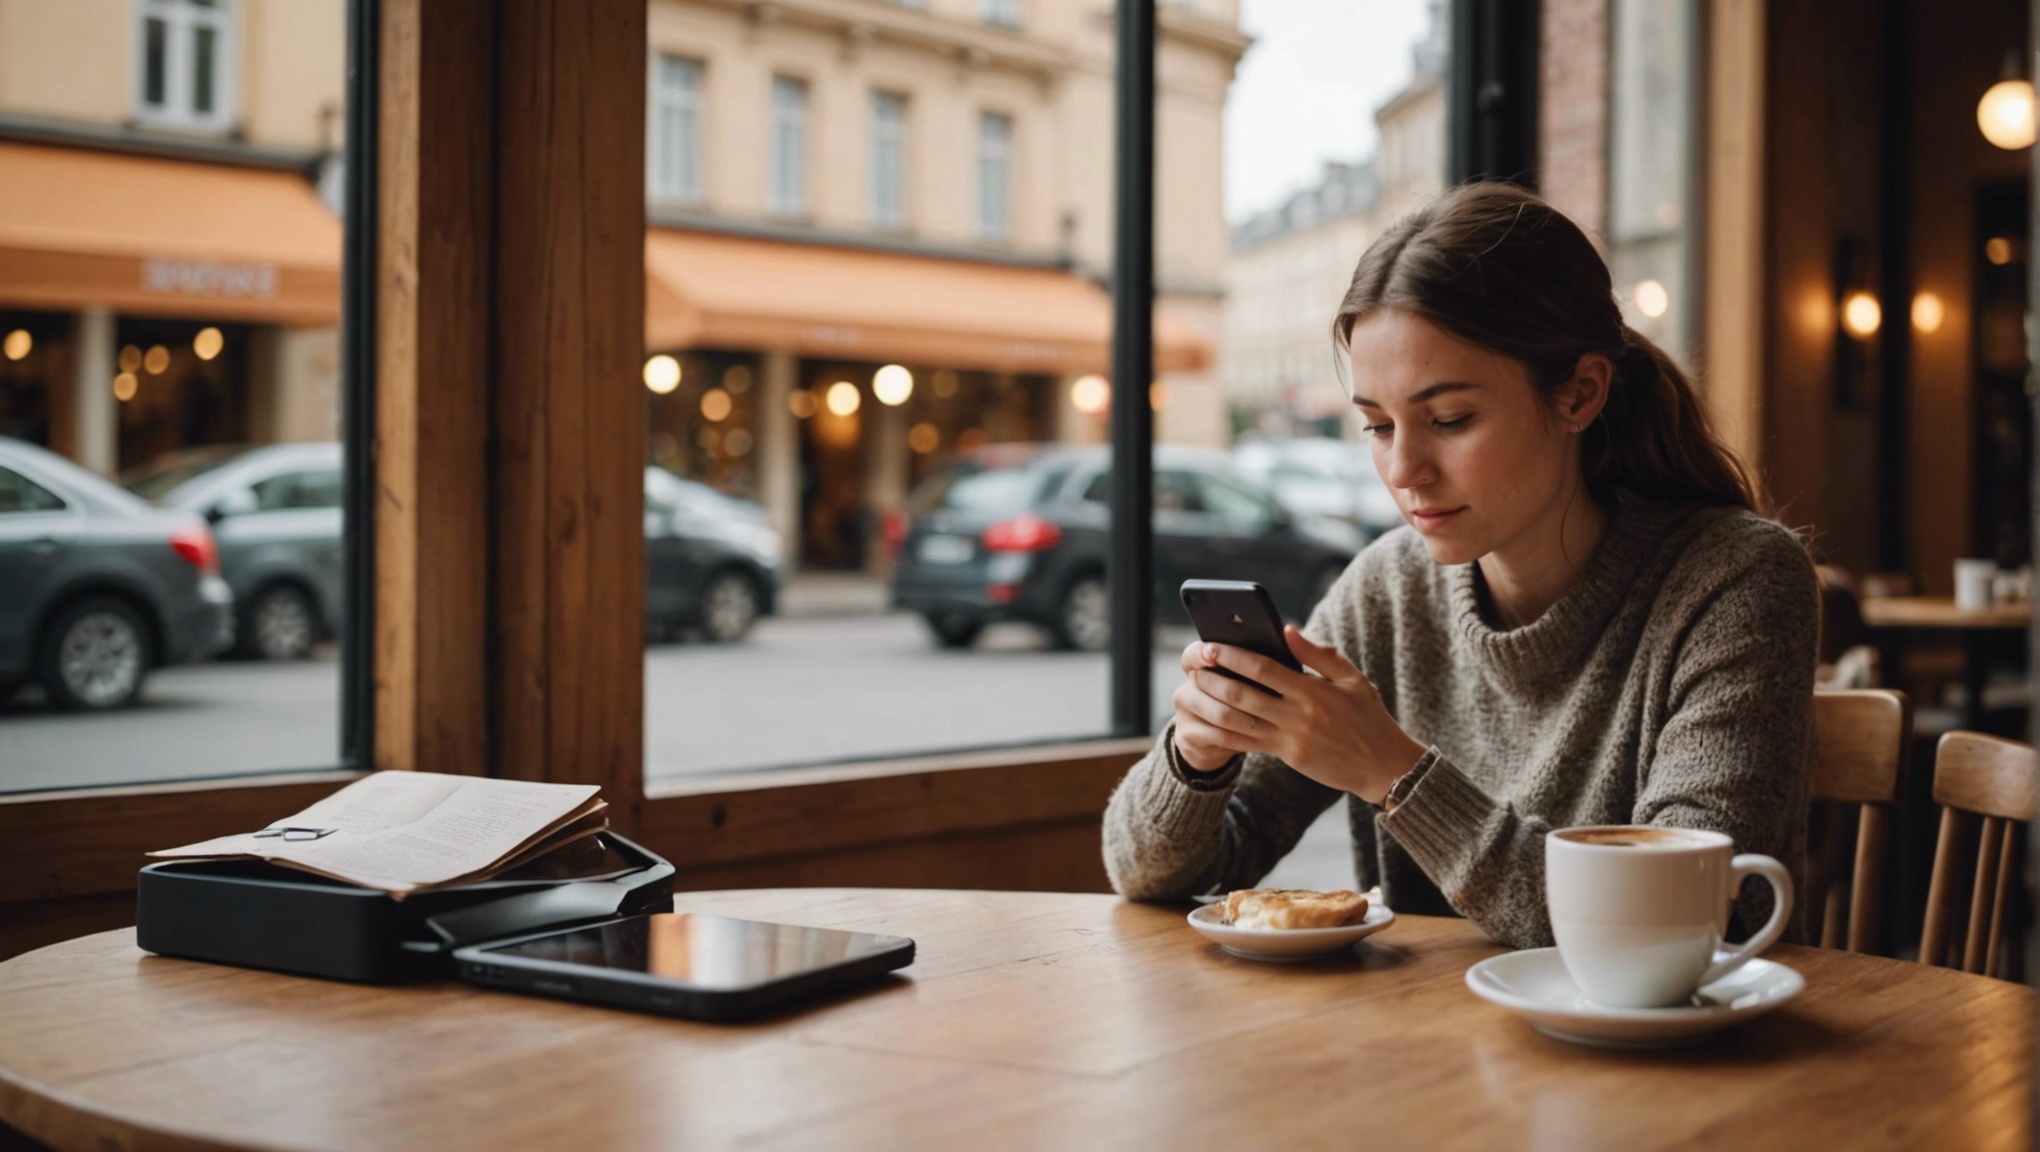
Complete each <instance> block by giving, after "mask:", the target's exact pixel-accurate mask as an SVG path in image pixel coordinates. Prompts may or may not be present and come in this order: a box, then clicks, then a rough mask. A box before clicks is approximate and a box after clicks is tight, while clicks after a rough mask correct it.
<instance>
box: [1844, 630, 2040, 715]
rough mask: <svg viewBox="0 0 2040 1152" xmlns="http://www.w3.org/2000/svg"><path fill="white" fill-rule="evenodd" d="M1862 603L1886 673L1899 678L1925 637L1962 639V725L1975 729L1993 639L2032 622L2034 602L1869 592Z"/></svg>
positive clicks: (1917, 702) (1981, 707)
mask: <svg viewBox="0 0 2040 1152" xmlns="http://www.w3.org/2000/svg"><path fill="white" fill-rule="evenodd" d="M1862 608H1863V623H1864V624H1865V625H1866V626H1868V627H1869V628H1870V629H1871V630H1872V631H1874V632H1876V633H1877V634H1878V637H1877V638H1878V645H1877V646H1878V648H1879V650H1880V651H1879V659H1880V660H1881V661H1882V663H1883V664H1884V670H1885V675H1886V676H1888V677H1892V678H1893V682H1894V683H1896V682H1897V680H1896V678H1897V677H1899V676H1900V675H1901V673H1902V670H1903V669H1902V665H1901V661H1902V660H1903V659H1904V656H1905V649H1906V648H1907V647H1908V646H1909V645H1910V644H1912V643H1913V642H1915V641H1916V640H1917V639H1919V638H1920V637H1921V636H1923V635H1924V636H1927V637H1929V638H1931V637H1932V635H1933V634H1936V633H1940V634H1944V635H1946V636H1949V637H1952V638H1954V639H1956V640H1958V641H1960V643H1961V644H1962V690H1963V702H1962V715H1961V718H1960V719H1959V720H1958V721H1957V724H1958V726H1960V727H1962V728H1965V729H1969V730H1972V731H1974V730H1978V729H1981V728H1982V726H1983V723H1984V708H1983V689H1984V685H1985V684H1986V683H1988V682H1989V679H1990V660H1991V651H1990V646H1991V643H1992V641H1993V640H1994V639H1995V638H1996V637H1997V636H1998V635H1999V634H2002V633H2006V632H2023V631H2025V630H2026V629H2028V628H2030V627H2032V625H2033V604H2032V602H2031V601H2019V602H2017V603H2012V604H1993V605H1991V606H1990V607H1988V608H1957V607H1956V606H1955V601H1954V599H1953V598H1952V597H1948V596H1869V597H1865V598H1864V600H1863V602H1862ZM1914 703H1915V704H1916V705H1919V704H1925V703H1929V702H1928V701H1915V702H1914ZM2018 735H2021V736H2023V735H2024V733H2019V734H2018Z"/></svg>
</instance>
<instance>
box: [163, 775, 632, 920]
mask: <svg viewBox="0 0 2040 1152" xmlns="http://www.w3.org/2000/svg"><path fill="white" fill-rule="evenodd" d="M597 791H598V789H597V787H596V786H595V785H593V784H535V783H532V782H529V781H525V780H492V779H489V778H486V777H479V776H447V775H442V774H440V773H436V772H372V773H370V774H369V775H367V776H365V777H363V778H362V779H360V780H357V781H355V782H354V783H352V784H349V785H348V786H347V787H345V788H342V789H341V790H340V791H338V792H335V793H333V794H332V795H331V796H328V797H326V798H325V799H324V800H321V801H319V802H318V803H316V804H314V805H312V806H311V807H309V808H307V809H305V810H304V811H302V812H299V813H298V814H297V815H295V816H291V817H289V818H287V819H283V820H278V821H276V822H274V823H272V824H270V825H269V827H267V828H265V829H262V830H260V831H256V832H243V833H240V834H238V835H234V836H221V837H219V838H217V839H213V840H204V841H201V842H199V843H197V844H187V845H185V846H184V847H182V848H166V849H163V850H162V851H158V852H151V853H149V855H150V856H155V857H164V858H169V859H177V860H188V859H217V858H222V857H226V858H235V857H240V858H254V859H259V860H267V861H269V862H271V863H274V864H283V865H287V866H289V867H292V868H300V869H303V870H304V871H306V872H314V873H317V874H318V875H321V876H328V877H331V878H332V879H335V880H344V881H347V882H348V883H350V884H360V885H362V886H363V887H367V888H380V889H382V890H383V891H385V892H388V893H389V894H390V895H391V896H394V897H396V898H397V899H402V898H404V897H405V896H408V895H411V894H412V893H415V892H424V891H427V890H429V889H433V888H445V887H450V886H452V885H455V884H465V883H471V882H473V881H477V880H485V879H488V878H489V877H491V876H495V875H497V874H499V873H502V872H507V871H509V870H510V869H512V868H515V867H517V866H519V865H521V864H524V863H525V862H527V861H529V860H531V859H533V858H535V857H537V856H540V855H543V854H544V853H547V852H550V851H552V850H553V849H555V848H558V847H559V846H561V845H563V844H567V843H571V842H572V841H575V840H579V839H581V838H582V837H584V836H592V835H594V834H595V833H597V832H600V831H601V830H602V829H603V828H605V827H607V826H608V824H609V820H608V817H606V816H604V815H603V814H602V813H603V810H604V809H606V808H608V807H609V805H608V804H607V803H606V802H605V801H603V800H602V799H601V798H600V797H598V796H597V795H596V794H595V793H596V792H597Z"/></svg>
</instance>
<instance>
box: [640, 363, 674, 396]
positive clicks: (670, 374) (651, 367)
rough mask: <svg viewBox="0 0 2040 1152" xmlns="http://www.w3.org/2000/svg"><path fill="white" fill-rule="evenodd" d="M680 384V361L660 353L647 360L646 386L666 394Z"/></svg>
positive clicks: (662, 394)
mask: <svg viewBox="0 0 2040 1152" xmlns="http://www.w3.org/2000/svg"><path fill="white" fill-rule="evenodd" d="M679 386H680V362H679V361H678V360H675V359H673V358H672V357H671V356H667V355H663V354H661V355H658V356H654V357H652V358H651V359H650V360H647V361H645V387H647V388H650V389H651V390H652V391H654V392H657V393H658V394H659V395H661V396H664V395H666V394H667V393H669V392H671V391H672V390H673V389H675V388H678V387H679Z"/></svg>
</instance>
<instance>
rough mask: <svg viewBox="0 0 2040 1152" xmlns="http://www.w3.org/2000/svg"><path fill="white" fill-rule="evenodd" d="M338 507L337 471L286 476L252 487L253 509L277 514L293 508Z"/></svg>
mask: <svg viewBox="0 0 2040 1152" xmlns="http://www.w3.org/2000/svg"><path fill="white" fill-rule="evenodd" d="M338 507H340V471H339V469H337V468H334V469H322V470H319V471H315V472H286V473H284V474H283V475H281V476H271V477H269V478H268V479H266V480H261V481H258V482H257V483H256V484H255V508H256V510H257V511H260V512H281V511H285V510H288V509H297V508H338Z"/></svg>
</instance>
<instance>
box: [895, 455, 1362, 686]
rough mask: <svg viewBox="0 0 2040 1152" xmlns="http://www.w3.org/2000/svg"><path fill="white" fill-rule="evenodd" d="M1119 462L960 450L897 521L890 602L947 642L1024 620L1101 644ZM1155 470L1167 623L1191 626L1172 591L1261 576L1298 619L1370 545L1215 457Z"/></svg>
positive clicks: (1092, 647) (1159, 600)
mask: <svg viewBox="0 0 2040 1152" xmlns="http://www.w3.org/2000/svg"><path fill="white" fill-rule="evenodd" d="M1110 464H1111V459H1110V456H1109V454H1108V453H1107V452H1106V450H1105V449H1104V448H1096V447H1066V446H1044V445H1019V444H1008V445H994V446H990V447H987V448H983V449H980V450H978V451H976V452H974V453H971V454H969V455H966V456H962V457H959V458H958V459H957V460H955V461H954V462H952V463H951V464H950V465H949V466H948V467H947V468H944V469H943V470H942V471H940V472H937V473H936V474H935V475H933V476H930V477H929V478H928V479H927V480H926V481H924V482H923V483H922V484H921V485H920V486H919V487H917V488H916V489H914V491H913V492H912V493H911V494H909V495H908V497H907V501H906V508H905V510H904V511H903V512H899V513H895V514H893V515H892V516H891V517H889V518H888V519H887V522H886V537H887V541H888V543H889V544H890V545H891V546H892V547H894V548H895V549H896V550H897V551H896V555H895V564H894V568H893V582H892V596H893V603H894V604H896V605H898V606H899V607H901V608H906V609H910V610H912V611H914V612H918V613H920V614H921V615H922V617H924V618H925V619H926V620H927V621H928V627H929V628H930V629H932V630H933V631H934V633H935V638H936V640H937V641H938V642H940V643H941V644H942V645H943V646H944V647H951V648H961V647H966V646H968V645H969V644H970V643H971V642H972V641H974V640H976V639H977V635H978V632H979V630H981V629H982V628H983V627H984V626H985V625H986V624H989V623H992V622H994V621H1000V620H1023V621H1028V622H1031V623H1034V624H1039V625H1041V626H1043V627H1045V628H1047V629H1048V630H1049V632H1050V633H1051V634H1052V635H1053V636H1054V638H1055V640H1056V642H1057V643H1058V644H1060V645H1062V646H1063V647H1067V648H1077V649H1082V650H1085V651H1100V650H1102V649H1103V648H1104V647H1105V646H1106V644H1107V643H1108V642H1109V640H1110V638H1111V626H1110V623H1109V621H1110V612H1109V608H1108V604H1107V598H1106V592H1105V554H1106V548H1107V535H1108V527H1107V525H1108V523H1109V521H1108V515H1109V513H1108V509H1107V506H1106V504H1107V500H1108V498H1109V497H1108V495H1107V493H1108V490H1109V486H1110V484H1111V482H1112V472H1111V468H1110ZM1154 470H1155V475H1154V539H1155V542H1154V574H1155V585H1154V611H1155V618H1156V619H1157V620H1161V621H1166V622H1173V623H1187V622H1188V617H1186V616H1185V615H1183V608H1182V605H1181V603H1180V602H1179V601H1178V600H1177V597H1176V589H1177V587H1178V586H1179V585H1181V584H1182V582H1183V581H1184V580H1188V579H1192V578H1202V579H1213V580H1258V581H1260V582H1261V583H1262V584H1265V585H1267V586H1268V591H1269V592H1270V593H1271V594H1273V596H1274V597H1275V604H1276V607H1277V608H1279V609H1281V611H1282V613H1283V615H1284V616H1286V617H1288V618H1289V619H1291V620H1294V621H1297V622H1299V623H1301V622H1302V621H1303V619H1304V618H1305V617H1306V616H1307V615H1308V614H1309V613H1310V610H1311V608H1312V607H1314V606H1315V605H1316V604H1317V602H1318V600H1320V599H1321V598H1322V597H1323V596H1324V593H1325V590H1326V589H1327V588H1329V587H1331V584H1332V581H1334V580H1336V579H1337V578H1338V576H1339V573H1341V572H1342V571H1344V570H1345V568H1346V565H1347V563H1348V562H1349V561H1351V560H1352V558H1353V554H1354V553H1355V552H1357V551H1359V550H1360V546H1361V544H1362V543H1363V542H1364V541H1363V540H1362V538H1361V533H1360V532H1359V530H1358V529H1356V528H1354V527H1353V526H1352V525H1350V524H1342V523H1340V522H1338V521H1334V520H1321V519H1302V518H1299V517H1297V516H1295V515H1294V514H1292V513H1290V512H1289V511H1287V510H1285V509H1284V508H1283V507H1282V506H1281V505H1280V504H1279V503H1277V502H1276V501H1275V499H1274V497H1273V496H1271V495H1270V494H1269V493H1268V492H1267V490H1266V489H1264V488H1262V487H1260V486H1259V485H1257V484H1255V483H1254V482H1253V481H1251V480H1248V479H1247V478H1246V477H1244V476H1242V475H1241V474H1240V473H1238V472H1236V471H1234V470H1233V468H1232V467H1231V466H1230V465H1229V463H1228V462H1227V461H1226V459H1225V457H1224V456H1222V455H1219V454H1217V453H1209V452H1201V451H1197V450H1195V449H1187V448H1176V447H1163V446H1157V447H1156V448H1155V450H1154Z"/></svg>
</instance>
